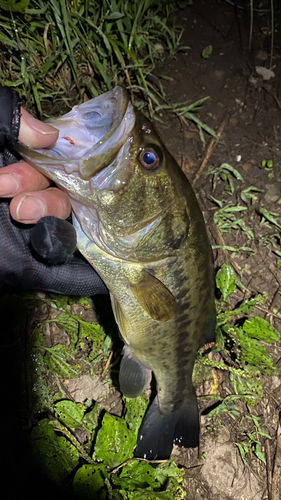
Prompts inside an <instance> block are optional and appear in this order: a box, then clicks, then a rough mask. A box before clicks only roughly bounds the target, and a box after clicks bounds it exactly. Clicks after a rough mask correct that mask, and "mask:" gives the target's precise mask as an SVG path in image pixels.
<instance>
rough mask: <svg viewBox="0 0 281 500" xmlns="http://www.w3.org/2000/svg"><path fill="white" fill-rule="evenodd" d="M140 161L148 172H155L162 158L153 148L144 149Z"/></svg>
mask: <svg viewBox="0 0 281 500" xmlns="http://www.w3.org/2000/svg"><path fill="white" fill-rule="evenodd" d="M139 161H140V163H141V165H142V166H143V167H145V168H146V169H147V170H155V168H157V167H158V165H159V162H160V158H159V155H158V153H156V151H155V149H153V148H144V149H142V151H141V152H140V154H139Z"/></svg>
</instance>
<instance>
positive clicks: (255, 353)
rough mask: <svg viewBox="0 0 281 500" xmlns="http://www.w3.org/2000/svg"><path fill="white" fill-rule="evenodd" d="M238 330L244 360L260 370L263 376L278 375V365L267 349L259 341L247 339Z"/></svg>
mask: <svg viewBox="0 0 281 500" xmlns="http://www.w3.org/2000/svg"><path fill="white" fill-rule="evenodd" d="M236 330H237V336H238V340H239V344H240V347H241V351H242V353H243V359H244V360H245V361H246V362H247V363H249V364H250V365H252V366H255V367H256V368H258V369H259V371H260V372H261V373H263V375H267V376H269V377H270V376H272V375H276V373H277V368H276V365H275V364H274V362H273V360H272V359H271V357H270V355H269V354H268V352H267V350H266V347H265V346H263V345H261V344H260V343H259V341H258V340H255V339H253V338H250V337H246V336H245V334H244V333H243V331H241V329H238V328H237V329H236Z"/></svg>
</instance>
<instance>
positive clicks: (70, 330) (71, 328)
mask: <svg viewBox="0 0 281 500" xmlns="http://www.w3.org/2000/svg"><path fill="white" fill-rule="evenodd" d="M47 323H55V324H56V325H57V326H58V327H59V328H61V329H62V330H64V331H66V333H67V334H68V335H69V337H70V346H69V347H70V349H71V348H73V347H74V346H75V345H76V343H77V340H78V332H79V324H78V321H77V319H76V318H75V317H74V316H73V315H72V314H69V313H67V312H65V311H63V312H61V313H60V314H59V315H58V316H57V317H56V318H54V319H49V320H47Z"/></svg>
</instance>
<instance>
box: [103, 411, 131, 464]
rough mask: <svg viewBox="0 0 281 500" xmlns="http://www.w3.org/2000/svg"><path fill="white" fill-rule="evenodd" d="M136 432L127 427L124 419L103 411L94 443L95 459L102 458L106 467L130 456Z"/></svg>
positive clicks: (123, 460) (120, 462)
mask: <svg viewBox="0 0 281 500" xmlns="http://www.w3.org/2000/svg"><path fill="white" fill-rule="evenodd" d="M135 446H136V434H135V432H133V431H131V430H130V429H128V426H127V423H126V422H125V420H124V419H122V418H119V417H115V416H114V415H110V414H109V413H105V415H104V417H103V419H102V427H101V429H100V430H99V432H98V435H97V439H96V445H95V453H94V457H93V458H94V459H95V460H102V461H103V462H104V464H105V465H106V466H108V467H116V466H117V465H120V464H122V463H123V462H125V460H128V459H129V458H132V456H133V452H134V448H135Z"/></svg>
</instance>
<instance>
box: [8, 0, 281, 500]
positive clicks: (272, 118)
mask: <svg viewBox="0 0 281 500" xmlns="http://www.w3.org/2000/svg"><path fill="white" fill-rule="evenodd" d="M234 3H238V2H234ZM275 3H276V4H277V2H275ZM247 4H248V2H246V1H243V0H241V1H240V5H241V7H243V8H241V9H240V8H235V7H234V6H233V5H232V2H231V1H229V2H228V1H226V0H221V1H219V0H218V1H215V0H212V1H209V0H194V2H193V5H190V6H188V7H186V8H185V9H183V10H181V11H180V12H179V13H178V14H177V15H176V24H177V25H179V26H182V27H183V28H184V29H185V31H184V35H183V37H182V39H181V44H182V45H183V46H185V45H188V46H189V47H190V50H187V51H180V50H179V51H178V52H177V53H176V55H175V56H173V57H171V56H168V57H167V58H166V59H165V61H164V62H163V63H160V64H159V66H158V68H157V69H156V70H155V76H156V77H157V78H158V79H159V81H161V84H162V85H163V87H164V90H165V93H166V99H167V101H168V102H171V103H172V102H173V103H175V102H183V101H189V102H190V103H193V102H195V101H198V100H199V99H202V98H204V97H206V96H209V99H208V100H207V101H206V102H205V103H204V104H203V105H202V109H201V111H200V113H199V114H197V116H198V117H199V118H200V120H202V122H203V123H206V124H207V125H208V126H209V127H211V128H212V129H214V130H216V131H217V130H219V127H220V126H221V125H222V124H223V125H224V127H223V131H222V135H221V138H220V140H219V142H217V143H215V144H214V145H213V148H212V149H211V150H210V151H211V154H210V155H209V156H208V160H207V163H206V165H205V167H204V169H203V171H202V173H201V175H200V176H199V177H198V179H197V178H196V173H197V172H198V169H199V167H200V162H201V160H202V158H203V156H204V154H206V149H207V146H208V143H209V141H210V136H208V135H207V134H206V133H204V134H203V135H204V139H205V142H204V141H203V140H202V136H200V134H199V132H198V128H197V127H196V125H195V124H193V123H192V122H190V121H188V122H186V123H184V122H183V120H179V119H178V118H175V117H174V116H173V115H164V114H163V116H161V118H162V120H163V123H162V124H159V125H158V124H157V128H158V130H159V132H160V134H161V136H162V138H163V140H164V143H165V144H166V146H167V148H168V149H169V150H170V152H171V153H172V154H173V155H174V157H175V158H176V159H177V161H178V163H179V165H180V166H181V167H182V169H183V170H184V172H185V173H186V175H187V176H188V177H189V179H190V180H191V182H193V183H194V189H195V192H196V195H197V196H198V200H199V203H200V205H201V207H202V210H203V212H204V216H205V219H206V222H207V227H208V231H209V235H210V240H211V242H212V244H213V245H215V246H219V247H220V248H218V249H216V250H215V251H214V256H215V265H216V267H219V266H221V265H222V263H224V262H228V263H230V264H231V265H232V266H233V267H234V269H235V271H236V273H237V277H238V279H239V280H240V281H241V282H242V283H243V285H244V287H245V288H244V289H241V290H238V291H237V294H236V301H237V302H239V301H241V300H242V299H244V298H248V297H250V296H254V295H256V294H257V293H263V292H266V293H267V294H268V300H267V302H266V304H265V305H264V306H263V307H262V308H259V309H255V310H254V314H255V315H256V316H261V317H264V318H265V319H267V320H269V321H270V322H271V323H272V325H273V326H274V327H275V328H276V329H277V330H278V331H279V332H280V331H281V321H280V319H279V318H278V314H277V313H276V311H280V309H281V297H280V291H281V289H280V286H281V268H280V266H279V264H278V262H279V256H278V254H276V253H275V252H276V251H277V252H281V248H280V235H279V231H280V228H278V227H277V226H274V225H273V224H270V223H269V222H265V221H264V220H263V218H262V215H261V208H262V207H264V208H266V210H268V211H271V212H274V214H275V215H274V218H275V220H276V221H278V222H279V224H280V223H281V222H280V221H281V218H280V216H281V210H280V203H281V173H280V168H279V162H280V160H281V133H280V118H281V92H280V90H279V86H280V76H281V58H280V55H279V54H280V45H281V32H280V30H279V28H280V23H281V8H280V7H278V6H276V10H275V32H274V48H273V59H272V63H271V41H272V33H271V27H270V26H271V15H270V10H267V11H266V12H262V11H260V12H256V11H255V12H254V23H253V35H252V42H251V48H250V49H249V33H250V13H249V10H248V9H247ZM254 4H255V7H256V8H257V9H262V8H263V9H270V2H269V1H264V2H254ZM209 45H211V46H212V53H211V55H210V57H208V58H206V59H205V58H203V57H202V51H203V50H204V49H205V48H206V47H207V46H209ZM270 65H271V66H272V67H270ZM260 66H261V67H263V68H267V69H272V71H273V72H274V75H273V76H272V77H271V78H270V79H269V80H266V79H265V77H266V76H267V74H266V75H265V77H263V76H261V75H260V74H258V72H257V71H259V70H257V69H256V68H257V67H260ZM167 77H168V78H167ZM153 82H154V84H155V79H153ZM279 99H280V100H279ZM263 161H272V163H273V167H269V168H262V162H263ZM222 164H229V165H231V166H232V167H233V168H235V169H236V170H237V171H238V172H239V174H240V175H241V176H242V178H243V180H242V181H239V180H237V179H235V177H234V176H231V178H232V181H233V185H234V190H233V193H231V192H230V191H228V190H226V189H225V187H226V186H227V180H223V179H221V178H220V177H218V179H217V184H216V187H214V185H213V181H214V174H211V173H208V172H209V170H210V168H212V169H214V168H218V167H219V166H220V165H222ZM195 179H196V181H195ZM250 187H254V188H258V190H257V191H251V193H252V194H253V195H254V196H253V198H252V200H251V199H248V200H246V202H243V200H241V193H242V191H243V190H245V189H247V188H250ZM214 199H215V200H219V201H220V202H221V203H223V204H224V205H225V204H229V205H240V206H243V207H246V208H247V210H245V211H244V212H243V214H242V215H241V214H240V215H239V217H241V219H242V223H241V224H240V227H239V226H237V225H236V226H234V225H233V224H230V226H229V228H228V229H227V230H225V231H218V230H217V229H216V226H215V225H214V223H213V218H214V214H215V213H216V212H217V210H218V204H217V202H216V201H214ZM236 217H237V216H236ZM237 218H238V217H237ZM241 226H242V227H241ZM230 247H232V248H234V249H236V250H233V249H232V250H231V249H230ZM243 247H244V249H243ZM245 247H246V249H245ZM241 248H242V250H241ZM249 249H251V250H249ZM280 255H281V254H280ZM273 310H274V312H273ZM6 333H8V332H6ZM53 334H54V335H56V332H53ZM9 342H10V341H9ZM60 342H62V340H61V339H60ZM11 343H13V341H12V340H11ZM2 347H3V346H2ZM20 348H22V346H20ZM280 349H281V343H277V344H274V345H273V346H272V347H270V354H271V355H272V357H273V359H274V361H275V362H276V364H277V369H278V374H277V376H275V377H271V378H266V377H263V396H262V399H261V401H260V402H259V404H258V405H256V406H254V407H251V408H249V407H247V406H246V405H245V404H244V403H242V402H241V401H238V402H237V403H236V405H237V407H238V408H239V411H240V416H239V417H236V419H233V417H232V416H231V415H230V414H228V413H224V414H221V415H220V416H219V418H217V419H216V420H214V419H210V418H208V411H207V410H208V406H209V403H208V404H207V403H206V402H204V401H203V399H204V398H202V401H201V399H200V397H202V395H203V396H204V395H208V394H210V392H211V391H212V390H213V389H212V388H213V387H214V382H215V381H216V382H217V384H216V390H215V392H214V391H213V392H212V394H217V395H219V396H222V397H223V396H225V395H227V394H229V393H230V390H229V383H228V376H227V375H225V374H221V372H218V371H216V370H213V380H211V381H209V382H208V383H206V384H204V386H203V387H200V388H199V389H198V399H199V404H200V409H201V410H202V412H203V414H202V417H201V444H200V449H199V450H179V449H176V448H175V449H174V451H173V454H174V456H175V458H176V461H177V463H178V464H179V465H181V466H182V467H184V468H185V470H186V493H187V496H186V498H187V500H201V499H206V498H211V499H212V500H236V499H241V500H266V499H268V500H276V499H277V498H279V496H275V497H274V492H273V495H272V491H271V486H270V485H271V482H272V471H273V464H274V457H275V450H276V435H277V428H278V422H279V411H280V404H281V379H280V375H281V362H280V359H281V357H280ZM7 364H9V361H8V360H7ZM81 383H82V386H83V387H84V389H85V390H86V393H87V395H88V392H87V391H90V392H91V391H92V389H93V385H91V381H90V380H89V379H88V378H87V380H84V382H83V381H81ZM87 384H90V386H91V387H89V388H87ZM96 386H97V387H98V388H99V385H98V383H97V384H96ZM68 389H69V390H70V392H72V391H73V392H72V397H73V399H74V400H77V401H78V400H83V399H85V394H84V393H83V395H82V396H81V387H76V386H75V387H73V388H72V389H71V388H70V387H69V388H68ZM79 391H80V392H79ZM90 397H91V398H93V397H94V396H93V394H92V392H91V395H90ZM95 397H96V398H97V399H98V397H99V395H95ZM9 398H10V399H9V400H8V401H9V404H12V400H11V396H9ZM107 403H108V409H109V410H110V411H113V412H114V413H116V414H118V412H119V411H120V404H119V403H120V395H119V393H118V392H116V394H115V396H114V397H113V398H112V396H111V397H110V398H109V400H108V401H107ZM250 412H251V413H252V414H253V415H254V416H257V417H258V418H259V424H260V427H261V429H262V432H263V433H266V434H268V435H269V436H270V437H271V438H272V439H268V438H265V437H262V436H261V437H260V441H261V452H262V453H263V455H264V457H265V461H266V464H265V463H264V462H263V461H262V460H260V459H259V458H258V457H257V456H256V455H255V454H254V453H253V452H251V450H249V451H248V452H247V453H246V456H245V459H244V461H243V460H242V457H241V454H240V453H239V449H238V447H237V445H236V444H235V443H237V442H238V443H239V442H242V441H244V440H245V439H246V438H247V433H251V432H253V431H254V426H253V421H252V420H251V419H249V418H247V416H249V415H250ZM204 414H205V415H204ZM12 466H13V460H12V458H11V467H12ZM275 478H276V477H275ZM273 480H274V477H273Z"/></svg>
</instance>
